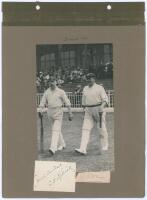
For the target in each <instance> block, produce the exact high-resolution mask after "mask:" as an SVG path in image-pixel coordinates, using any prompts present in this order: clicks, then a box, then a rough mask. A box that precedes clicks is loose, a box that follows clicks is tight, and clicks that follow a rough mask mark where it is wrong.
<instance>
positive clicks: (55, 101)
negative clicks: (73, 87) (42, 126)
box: [39, 78, 73, 155]
mask: <svg viewBox="0 0 147 200" xmlns="http://www.w3.org/2000/svg"><path fill="white" fill-rule="evenodd" d="M64 103H65V105H66V107H67V108H68V112H69V120H70V121H71V120H72V117H73V115H72V112H71V103H70V101H69V99H68V97H67V95H66V93H65V92H64V90H62V89H60V88H58V87H57V85H56V80H55V79H54V78H52V79H51V81H50V87H49V88H48V89H47V90H46V91H45V92H44V94H43V97H42V99H41V102H40V105H39V108H41V110H42V111H43V108H44V107H45V105H47V107H48V110H47V115H48V118H49V121H50V123H51V129H52V139H51V146H50V149H49V153H50V155H54V154H55V152H56V151H57V150H62V149H63V148H65V146H66V144H65V141H64V139H63V135H62V132H61V127H62V119H63V108H62V105H63V104H64Z"/></svg>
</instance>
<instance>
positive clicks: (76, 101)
mask: <svg viewBox="0 0 147 200" xmlns="http://www.w3.org/2000/svg"><path fill="white" fill-rule="evenodd" d="M106 93H107V95H108V100H109V101H108V110H111V111H112V110H113V109H114V90H107V91H106ZM66 94H67V96H68V98H69V99H70V102H71V107H72V108H73V109H75V110H77V111H78V110H81V108H82V93H78V94H74V93H73V92H66ZM42 95H43V94H42V93H37V107H38V106H39V104H40V101H41V98H42ZM64 107H65V106H64Z"/></svg>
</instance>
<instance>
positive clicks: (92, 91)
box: [82, 83, 108, 105]
mask: <svg viewBox="0 0 147 200" xmlns="http://www.w3.org/2000/svg"><path fill="white" fill-rule="evenodd" d="M104 101H105V102H106V103H107V104H108V96H107V94H106V92H105V90H104V88H103V87H102V86H101V85H98V84H96V83H95V84H94V85H93V86H92V87H89V86H85V87H84V89H83V96H82V105H96V104H98V103H102V102H104Z"/></svg>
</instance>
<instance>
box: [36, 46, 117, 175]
mask: <svg viewBox="0 0 147 200" xmlns="http://www.w3.org/2000/svg"><path fill="white" fill-rule="evenodd" d="M113 67H114V66H113V44H111V43H93V44H91V43H88V44H38V45H37V46H36V101H37V103H36V106H37V108H36V109H37V141H36V142H37V147H38V160H41V161H63V162H75V163H76V168H77V172H98V171H112V170H114V169H115V158H114V149H115V147H114V88H113Z"/></svg>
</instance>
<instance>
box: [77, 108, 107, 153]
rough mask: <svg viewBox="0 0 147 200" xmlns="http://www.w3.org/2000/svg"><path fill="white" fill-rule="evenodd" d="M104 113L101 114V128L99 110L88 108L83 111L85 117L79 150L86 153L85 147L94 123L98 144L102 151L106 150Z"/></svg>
mask: <svg viewBox="0 0 147 200" xmlns="http://www.w3.org/2000/svg"><path fill="white" fill-rule="evenodd" d="M105 117H106V112H105V111H104V112H103V113H102V121H101V128H100V123H99V108H98V107H88V108H86V109H85V116H84V121H83V127H82V138H81V145H80V150H81V151H82V152H84V153H86V149H87V145H88V142H89V137H90V133H91V130H92V128H93V126H94V124H95V123H96V126H97V129H98V134H99V136H100V137H99V138H100V144H101V147H102V149H108V132H107V128H106V120H105Z"/></svg>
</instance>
